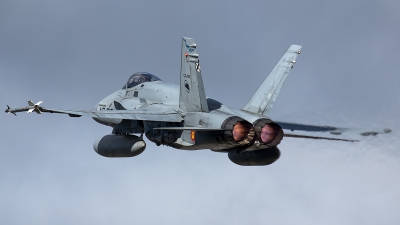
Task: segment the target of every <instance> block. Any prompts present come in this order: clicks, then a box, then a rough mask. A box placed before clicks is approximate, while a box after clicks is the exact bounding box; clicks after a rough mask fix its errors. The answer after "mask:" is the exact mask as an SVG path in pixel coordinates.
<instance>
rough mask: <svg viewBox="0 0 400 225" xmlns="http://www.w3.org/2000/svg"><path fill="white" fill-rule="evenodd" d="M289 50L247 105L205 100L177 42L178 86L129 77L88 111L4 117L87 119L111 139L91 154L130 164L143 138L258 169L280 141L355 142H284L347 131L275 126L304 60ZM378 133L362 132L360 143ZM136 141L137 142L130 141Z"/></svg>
mask: <svg viewBox="0 0 400 225" xmlns="http://www.w3.org/2000/svg"><path fill="white" fill-rule="evenodd" d="M301 48H302V47H301V46H299V45H291V46H290V47H289V48H288V49H287V51H286V52H285V53H284V55H283V56H282V58H281V59H280V60H279V61H278V63H277V64H276V65H275V67H274V68H273V69H272V71H271V72H270V73H269V75H268V76H267V77H266V79H265V80H264V82H263V83H262V84H261V86H260V87H259V88H258V90H257V91H256V92H255V93H254V95H253V96H252V97H251V99H250V100H249V101H248V102H247V104H246V105H245V106H244V107H243V108H241V109H237V108H230V107H228V106H225V105H223V104H222V103H221V102H219V101H217V100H216V99H213V98H210V97H207V96H206V93H205V89H204V85H203V78H202V74H201V68H200V61H199V55H198V53H197V45H196V43H195V42H194V39H192V38H186V37H185V38H182V46H181V70H180V85H179V86H178V85H174V84H168V83H164V82H163V81H162V80H161V79H160V78H159V77H157V76H155V75H153V74H151V73H147V72H138V73H135V74H133V75H132V76H131V77H130V78H129V79H128V81H127V82H126V83H125V84H124V85H123V87H122V88H121V89H119V90H117V91H115V92H114V93H112V94H110V95H109V96H107V97H105V98H104V99H103V100H101V101H100V102H99V103H98V104H97V105H96V108H95V109H93V110H68V109H53V108H45V107H42V106H40V104H41V103H42V102H41V101H40V102H38V103H36V104H35V103H33V102H32V101H31V100H30V101H28V105H29V106H27V107H22V108H10V107H9V106H8V105H7V109H6V110H5V111H6V113H13V114H14V115H16V113H17V112H23V111H27V113H32V112H36V113H38V114H42V113H61V114H68V115H69V116H70V117H81V116H90V117H92V118H93V119H94V120H95V121H96V122H98V123H100V124H103V125H106V126H110V127H112V134H109V135H106V136H104V137H101V138H99V139H98V140H97V141H95V142H94V144H93V148H94V150H95V151H96V152H97V153H98V154H100V155H102V156H105V157H133V156H137V155H139V154H141V153H142V152H143V151H144V150H145V148H146V143H145V141H144V139H143V134H144V135H146V137H147V139H148V140H149V141H152V142H154V143H155V144H156V145H157V146H160V145H166V146H170V147H172V148H176V149H182V150H200V149H210V150H212V151H215V152H224V153H227V154H228V157H229V159H230V160H231V161H232V162H234V163H236V164H238V165H242V166H262V165H269V164H271V163H273V162H275V161H276V160H277V159H278V158H279V157H280V150H279V149H278V147H277V146H278V144H279V143H280V142H281V141H282V139H283V137H284V136H286V137H294V138H311V139H325V140H332V141H350V142H351V141H356V140H348V139H339V138H332V137H320V136H309V135H299V134H293V133H292V132H290V134H289V133H288V134H285V133H284V132H283V130H291V131H308V132H328V133H330V134H335V135H338V134H341V133H343V132H345V131H347V129H342V128H337V127H332V126H314V125H304V124H298V123H288V122H279V121H275V122H274V121H273V120H271V118H269V116H268V115H269V113H270V112H271V110H272V108H273V105H274V103H275V101H276V99H277V97H278V94H279V93H280V91H281V88H282V86H283V84H284V82H285V80H286V78H287V76H288V74H289V72H290V71H291V70H292V68H293V66H294V65H295V63H296V58H297V56H298V55H299V54H300V53H301ZM388 132H390V130H384V131H383V132H363V133H361V134H362V135H364V136H368V135H377V134H378V133H388ZM135 134H137V135H135Z"/></svg>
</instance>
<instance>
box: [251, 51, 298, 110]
mask: <svg viewBox="0 0 400 225" xmlns="http://www.w3.org/2000/svg"><path fill="white" fill-rule="evenodd" d="M300 50H301V46H300V45H291V46H290V47H289V49H288V50H287V51H286V53H285V54H284V55H283V56H282V58H281V59H280V60H279V62H278V63H277V64H276V65H275V67H274V69H273V70H272V71H271V72H270V73H269V75H268V76H267V78H266V79H265V80H264V82H263V83H262V84H261V86H260V87H259V88H258V90H257V91H256V93H254V95H253V97H251V99H250V101H249V102H247V104H246V106H245V107H244V108H243V109H244V110H246V111H249V112H253V113H259V114H263V115H268V114H269V112H270V111H271V109H272V107H273V106H274V103H275V101H276V98H277V97H278V94H279V92H280V91H281V88H282V86H283V84H284V83H285V80H286V78H287V76H288V74H289V72H290V70H291V69H292V68H293V65H294V64H295V63H296V58H297V55H299V54H300Z"/></svg>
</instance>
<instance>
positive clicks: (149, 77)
mask: <svg viewBox="0 0 400 225" xmlns="http://www.w3.org/2000/svg"><path fill="white" fill-rule="evenodd" d="M154 81H161V79H160V78H158V77H157V76H155V75H153V74H151V73H147V72H139V73H135V74H133V75H132V76H131V77H130V78H129V79H128V82H126V84H125V85H124V86H123V87H122V89H127V88H131V87H135V86H136V85H138V84H141V83H144V82H154Z"/></svg>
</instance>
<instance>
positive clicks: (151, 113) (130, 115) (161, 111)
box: [6, 104, 183, 122]
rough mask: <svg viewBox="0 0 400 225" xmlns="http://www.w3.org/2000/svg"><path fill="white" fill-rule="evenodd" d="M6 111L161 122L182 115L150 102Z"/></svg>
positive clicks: (169, 108) (32, 106) (169, 120)
mask: <svg viewBox="0 0 400 225" xmlns="http://www.w3.org/2000/svg"><path fill="white" fill-rule="evenodd" d="M7 107H8V109H6V113H13V114H14V115H16V113H17V112H24V111H27V112H28V113H31V112H33V111H34V112H36V113H38V114H42V113H61V114H68V115H69V116H71V117H80V116H90V117H93V118H109V119H129V120H149V121H163V122H181V121H182V120H183V118H182V116H181V115H180V114H179V113H178V111H177V110H175V109H174V108H171V107H168V106H165V105H162V104H152V105H146V106H144V107H140V108H137V109H135V110H73V109H51V108H44V107H40V106H39V104H35V105H30V106H28V107H23V108H10V107H9V106H7Z"/></svg>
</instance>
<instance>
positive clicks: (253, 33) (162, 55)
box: [0, 0, 400, 224]
mask: <svg viewBox="0 0 400 225" xmlns="http://www.w3.org/2000/svg"><path fill="white" fill-rule="evenodd" d="M399 8H400V2H398V1H391V0H384V1H361V0H355V1H344V0H338V1H311V0H306V1H253V2H252V3H244V2H241V1H236V2H232V1H133V2H129V1H112V2H111V1H110V2H99V1H74V0H69V1H18V0H3V1H1V2H0V40H1V41H0V93H1V95H0V106H2V107H4V109H5V108H6V105H7V104H8V105H10V106H11V107H14V106H25V105H26V104H27V103H26V101H27V100H30V99H32V100H33V101H34V102H38V101H43V106H47V107H54V108H66V109H91V108H93V106H94V105H95V104H96V103H97V102H99V101H100V100H101V99H102V98H104V97H105V96H107V95H108V94H110V93H111V92H114V91H115V90H117V89H119V88H121V87H122V85H123V84H124V83H125V82H126V80H127V79H128V78H129V76H130V75H131V74H133V73H134V72H137V71H147V72H151V73H153V74H155V75H157V76H159V77H160V78H161V79H163V80H164V81H165V82H169V83H176V84H178V83H179V68H180V44H181V38H182V37H183V36H187V37H193V38H195V40H196V43H197V45H198V52H199V54H200V58H201V62H202V73H203V80H204V84H205V88H206V94H207V95H208V96H211V97H214V98H216V99H218V100H220V101H221V102H223V103H224V104H226V105H228V106H232V107H238V108H240V107H243V106H244V105H245V104H246V102H247V101H248V100H249V99H250V97H251V96H252V94H253V93H254V92H255V90H256V89H257V88H258V86H259V85H260V83H261V82H262V81H263V80H264V79H265V77H266V75H267V74H268V73H269V71H270V70H271V69H272V68H273V66H274V65H275V63H276V62H277V61H278V60H279V58H280V57H281V56H282V54H283V53H284V52H285V51H286V49H287V48H288V47H289V45H291V44H299V45H302V46H303V50H302V54H301V55H300V56H299V57H298V59H297V64H296V65H295V67H294V69H293V70H292V72H291V74H290V75H289V78H288V80H287V82H286V84H285V86H284V88H283V91H282V92H281V94H280V96H279V97H278V100H277V102H276V104H275V106H274V109H273V112H272V114H271V117H272V118H273V119H276V120H284V121H289V122H301V123H309V124H316V125H333V126H340V127H353V128H370V129H378V130H382V129H383V128H391V129H393V132H392V133H390V134H388V135H382V136H378V137H360V136H359V135H357V134H352V133H350V134H347V135H346V136H345V137H346V138H357V139H360V140H361V142H359V143H346V142H333V141H315V140H301V139H291V138H285V139H284V140H283V141H282V143H281V144H280V145H279V146H280V149H281V151H282V156H281V158H280V159H279V160H278V161H277V162H276V163H274V164H272V165H270V166H266V167H250V168H249V167H241V166H237V165H235V164H233V163H232V162H230V160H229V159H228V157H227V155H226V154H220V153H214V152H211V151H209V150H204V151H194V152H190V151H180V150H176V149H172V148H168V147H156V146H155V145H154V144H152V143H151V142H149V141H148V142H147V149H146V150H145V151H144V152H143V153H142V154H141V155H139V156H137V157H134V158H129V159H109V158H105V157H102V156H99V155H97V154H96V153H95V152H94V150H93V148H92V144H93V142H94V141H95V140H96V139H98V138H99V137H102V136H104V135H106V134H109V133H110V132H111V128H109V127H105V126H102V125H100V124H97V123H96V122H94V121H93V120H92V119H91V118H84V117H82V118H70V117H68V116H63V115H47V114H46V115H36V114H30V115H27V114H24V113H20V114H19V115H18V117H15V116H13V115H6V114H4V115H2V116H1V118H0V121H1V123H2V128H1V131H0V132H1V136H2V145H1V148H0V149H1V157H0V224H95V223H96V224H398V221H399V220H400V214H399V212H398V211H399V209H400V177H399V175H398V173H399V171H400V153H399V146H400V140H399V138H398V136H399V132H398V131H399V130H400V122H399V120H398V117H399V111H400V104H399V103H400V100H399V97H398V96H399V87H398V86H399V84H400V76H399V69H398V55H399V52H400V47H399V40H400V29H399V28H398V27H399V23H400V14H399V13H398V9H399Z"/></svg>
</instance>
